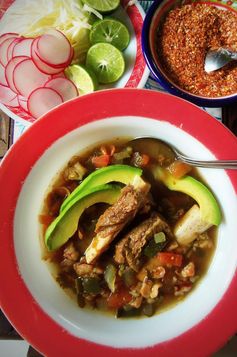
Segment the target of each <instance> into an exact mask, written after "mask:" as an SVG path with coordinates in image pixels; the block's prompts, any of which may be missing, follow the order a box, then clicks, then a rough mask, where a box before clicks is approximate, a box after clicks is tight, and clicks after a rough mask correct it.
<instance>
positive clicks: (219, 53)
mask: <svg viewBox="0 0 237 357" xmlns="http://www.w3.org/2000/svg"><path fill="white" fill-rule="evenodd" d="M233 60H237V52H233V51H230V50H227V49H225V48H219V49H218V50H210V51H208V52H207V55H206V58H205V65H204V69H205V71H206V72H207V73H210V72H213V71H216V70H217V69H220V68H222V67H224V66H225V65H226V64H227V63H229V62H231V61H233Z"/></svg>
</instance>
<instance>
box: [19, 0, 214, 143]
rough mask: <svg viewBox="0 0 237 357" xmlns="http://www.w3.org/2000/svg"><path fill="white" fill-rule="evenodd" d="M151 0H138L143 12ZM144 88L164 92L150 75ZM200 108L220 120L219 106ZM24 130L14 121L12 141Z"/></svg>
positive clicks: (21, 125) (20, 124)
mask: <svg viewBox="0 0 237 357" xmlns="http://www.w3.org/2000/svg"><path fill="white" fill-rule="evenodd" d="M152 2H153V0H147V1H139V3H140V4H141V5H142V7H143V9H144V11H145V12H147V10H148V9H149V7H150V5H151V4H152ZM145 88H146V89H153V90H157V91H160V92H165V90H164V89H163V88H162V87H161V86H160V85H159V84H158V83H157V82H156V81H155V80H154V79H153V78H152V76H151V75H150V76H149V78H148V81H147V82H146V85H145ZM202 109H204V110H206V111H207V112H208V113H209V114H211V115H212V116H214V117H215V118H216V119H218V120H221V109H220V108H204V107H203V108H202ZM25 130H26V126H24V124H22V123H20V122H17V121H16V122H15V125H14V141H16V140H17V139H18V138H19V136H20V135H21V134H22V133H23V132H24V131H25Z"/></svg>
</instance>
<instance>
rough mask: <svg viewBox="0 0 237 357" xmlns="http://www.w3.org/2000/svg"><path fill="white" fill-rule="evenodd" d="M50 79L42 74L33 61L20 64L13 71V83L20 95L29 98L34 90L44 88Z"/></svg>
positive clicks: (27, 60)
mask: <svg viewBox="0 0 237 357" xmlns="http://www.w3.org/2000/svg"><path fill="white" fill-rule="evenodd" d="M49 79H50V76H49V75H48V74H44V73H43V72H41V71H40V70H39V69H38V68H37V67H36V65H35V64H34V62H33V61H32V59H26V60H24V61H22V62H20V63H18V64H17V65H16V67H15V69H14V71H13V82H14V86H15V87H16V89H17V91H18V93H19V94H21V95H23V96H24V97H28V96H29V94H30V93H31V92H33V90H35V89H37V88H39V87H42V86H44V85H45V83H46V82H47V81H48V80H49Z"/></svg>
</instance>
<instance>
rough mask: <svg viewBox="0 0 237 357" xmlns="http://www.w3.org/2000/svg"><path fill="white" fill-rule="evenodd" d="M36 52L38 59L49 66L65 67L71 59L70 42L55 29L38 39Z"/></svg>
mask: <svg viewBox="0 0 237 357" xmlns="http://www.w3.org/2000/svg"><path fill="white" fill-rule="evenodd" d="M37 51H38V54H39V57H40V59H41V60H42V61H43V62H45V63H46V64H48V65H51V66H60V67H61V66H62V65H65V66H66V65H67V64H68V63H69V61H70V58H71V44H70V42H69V41H68V39H67V38H66V36H64V34H63V33H62V32H60V31H58V30H55V29H52V30H50V31H48V32H47V33H46V34H44V35H42V36H41V37H40V38H39V40H38V43H37Z"/></svg>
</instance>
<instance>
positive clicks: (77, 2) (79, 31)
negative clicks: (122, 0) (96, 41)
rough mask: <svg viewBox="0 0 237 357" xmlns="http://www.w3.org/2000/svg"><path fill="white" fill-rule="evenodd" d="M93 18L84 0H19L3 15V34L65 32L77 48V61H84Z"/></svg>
mask: <svg viewBox="0 0 237 357" xmlns="http://www.w3.org/2000/svg"><path fill="white" fill-rule="evenodd" d="M92 22H93V16H92V15H91V11H89V9H87V8H84V7H83V3H82V1H81V0H41V1H40V3H39V1H38V0H25V1H24V2H23V1H22V0H16V1H15V2H14V3H13V5H12V6H10V7H9V9H8V10H7V11H6V13H5V14H4V16H3V18H2V20H1V24H0V34H1V33H4V32H17V33H19V34H20V35H23V36H25V37H36V36H39V35H41V34H42V33H44V32H46V31H47V29H48V28H51V27H54V28H56V29H58V30H60V31H62V32H63V33H64V34H65V36H66V37H67V38H68V40H69V41H70V43H71V45H72V46H73V48H74V62H82V61H83V60H84V58H85V55H86V52H87V51H88V49H89V46H90V42H89V30H90V28H91V24H92Z"/></svg>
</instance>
